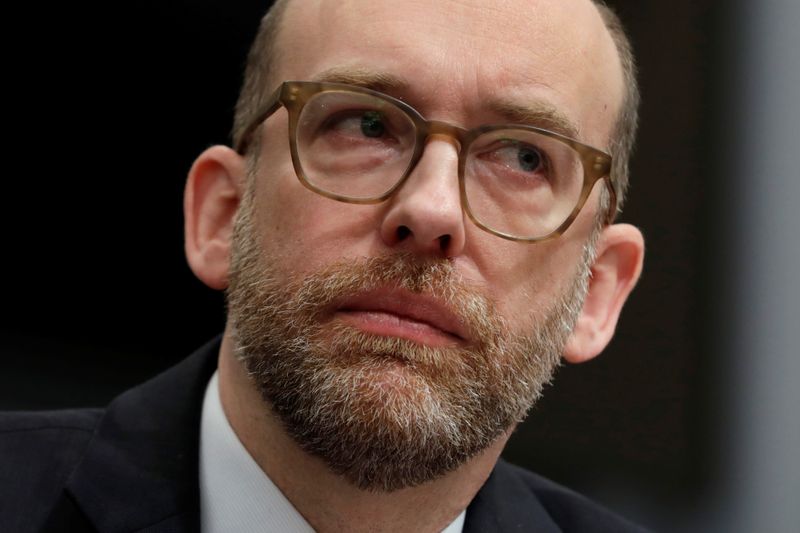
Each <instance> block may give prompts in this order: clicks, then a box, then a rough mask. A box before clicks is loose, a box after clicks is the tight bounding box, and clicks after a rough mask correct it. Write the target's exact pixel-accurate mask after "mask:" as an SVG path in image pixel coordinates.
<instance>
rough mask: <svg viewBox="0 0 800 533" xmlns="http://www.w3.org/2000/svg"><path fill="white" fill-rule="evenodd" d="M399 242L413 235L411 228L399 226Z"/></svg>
mask: <svg viewBox="0 0 800 533" xmlns="http://www.w3.org/2000/svg"><path fill="white" fill-rule="evenodd" d="M396 233H397V242H402V241H404V240H405V239H406V238H407V237H408V236H409V235H411V230H410V229H409V228H408V226H397V232H396Z"/></svg>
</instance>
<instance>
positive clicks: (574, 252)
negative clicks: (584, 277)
mask: <svg viewBox="0 0 800 533" xmlns="http://www.w3.org/2000/svg"><path fill="white" fill-rule="evenodd" d="M570 237H571V236H570V234H569V232H568V233H567V234H566V235H563V236H562V237H561V238H559V239H556V240H554V241H548V242H545V243H538V244H522V243H514V242H510V241H509V242H508V243H506V241H500V242H499V243H484V250H485V251H484V252H483V253H481V254H480V255H479V256H478V257H479V267H480V270H481V272H482V275H481V277H482V279H483V281H484V282H485V284H486V290H487V292H488V294H489V296H490V297H491V298H492V299H493V300H494V301H495V303H496V305H497V306H498V311H499V312H500V314H501V315H502V316H504V317H505V318H506V319H507V320H509V322H510V323H511V324H512V325H513V326H515V329H517V328H518V329H519V331H521V332H524V331H527V330H529V328H530V327H531V326H532V325H533V323H535V322H537V321H539V320H540V319H541V317H542V316H543V314H544V313H545V312H547V311H549V310H550V309H551V308H552V307H553V305H554V304H555V302H556V300H557V299H558V298H559V297H560V296H561V295H563V294H564V293H565V292H566V291H567V290H568V289H569V288H570V287H571V286H572V282H573V280H574V278H575V275H576V274H577V272H578V265H579V264H580V261H581V259H582V256H583V241H582V240H580V239H578V238H570ZM490 244H493V246H492V247H491V248H490V247H489V246H490Z"/></svg>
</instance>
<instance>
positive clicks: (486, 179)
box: [236, 81, 616, 242]
mask: <svg viewBox="0 0 800 533" xmlns="http://www.w3.org/2000/svg"><path fill="white" fill-rule="evenodd" d="M281 106H283V107H285V108H286V110H287V111H288V113H289V145H290V149H291V153H292V162H293V164H294V169H295V172H296V174H297V177H298V178H299V180H300V182H301V183H302V184H303V185H304V186H306V187H307V188H309V189H311V190H312V191H314V192H316V193H318V194H321V195H322V196H326V197H328V198H331V199H333V200H338V201H340V202H348V203H353V204H375V203H379V202H383V201H384V200H386V199H387V198H389V197H390V196H391V195H392V194H393V193H394V192H395V191H396V190H398V189H399V188H400V187H401V186H402V185H403V183H404V182H405V180H406V179H407V178H408V176H409V175H410V174H411V172H412V171H413V169H414V167H415V165H416V164H417V162H418V161H419V160H420V158H421V157H422V154H423V152H424V149H425V144H426V141H427V139H428V138H429V137H430V136H431V135H446V136H449V137H452V138H453V139H455V140H456V141H458V145H459V164H458V179H459V187H460V192H461V204H462V206H463V209H464V210H465V211H466V213H467V216H469V218H470V219H471V220H472V221H473V222H474V223H475V224H476V225H477V226H478V227H480V228H481V229H483V230H485V231H488V232H489V233H492V234H493V235H497V236H498V237H502V238H504V239H509V240H513V241H523V242H539V241H544V240H547V239H552V238H555V237H558V236H559V235H561V234H563V233H564V232H565V231H566V230H567V228H568V227H569V226H570V224H571V223H572V222H573V221H574V220H575V218H576V217H577V216H578V213H579V212H580V210H581V208H582V207H583V206H584V204H585V203H586V200H587V198H588V197H589V194H590V193H591V191H592V189H593V187H594V185H595V183H596V182H597V181H598V180H601V179H602V180H604V181H605V184H606V186H607V187H608V191H609V196H610V205H609V209H608V212H607V222H608V223H611V222H612V221H613V218H614V215H615V212H616V191H615V188H614V183H613V181H612V178H611V176H610V170H611V156H610V155H608V154H606V153H604V152H602V151H600V150H598V149H596V148H592V147H590V146H587V145H585V144H582V143H580V142H578V141H576V140H574V139H570V138H568V137H565V136H563V135H561V134H558V133H554V132H552V131H547V130H544V129H541V128H537V127H533V126H526V125H508V124H500V125H487V126H480V127H478V128H474V129H471V130H465V129H463V128H460V127H457V126H454V125H452V124H447V123H445V122H439V121H433V120H426V119H425V118H423V117H422V115H420V114H419V113H418V112H417V111H416V110H415V109H414V108H412V107H411V106H409V105H408V104H406V103H405V102H402V101H401V100H398V99H396V98H393V97H391V96H388V95H385V94H382V93H380V92H377V91H373V90H370V89H365V88H361V87H354V86H350V85H344V84H338V83H316V82H300V81H286V82H283V83H282V84H281V85H280V86H279V87H278V88H277V90H275V92H274V93H273V94H272V96H271V97H270V98H269V100H268V101H267V103H266V105H265V107H264V109H263V111H262V112H261V113H258V114H257V115H256V117H255V118H254V119H253V121H252V123H250V124H249V126H248V127H247V128H246V129H245V130H244V133H243V135H242V137H241V140H240V142H239V143H238V144H237V146H236V150H237V152H239V153H240V154H244V153H246V151H247V148H248V145H249V143H250V142H251V140H252V136H253V133H254V132H255V130H256V129H257V128H258V127H259V126H260V125H261V124H262V123H263V122H264V121H265V120H266V119H267V118H268V117H269V116H270V115H272V114H273V113H275V111H277V110H278V109H279V108H280V107H281Z"/></svg>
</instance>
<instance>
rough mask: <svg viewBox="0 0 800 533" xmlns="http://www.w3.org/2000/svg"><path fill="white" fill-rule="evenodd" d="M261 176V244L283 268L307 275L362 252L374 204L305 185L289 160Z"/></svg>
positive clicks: (373, 232)
mask: <svg viewBox="0 0 800 533" xmlns="http://www.w3.org/2000/svg"><path fill="white" fill-rule="evenodd" d="M262 176H264V177H263V178H262V179H261V181H260V182H259V188H258V189H257V191H256V198H257V200H256V205H257V209H258V211H257V213H256V220H257V224H258V226H259V231H260V232H261V235H262V247H263V249H264V250H265V251H266V253H268V254H269V255H271V256H272V258H273V259H274V260H277V261H281V263H283V264H284V266H285V269H286V270H285V271H286V272H290V273H292V272H293V273H297V274H302V273H307V272H312V271H314V270H318V269H319V268H321V267H323V266H326V265H328V264H330V263H332V262H336V261H341V260H345V259H347V258H352V257H358V256H367V255H369V253H370V249H371V243H373V242H374V239H375V238H376V236H377V235H379V233H378V225H377V224H378V223H377V208H376V206H361V205H353V204H346V203H342V202H337V201H335V200H331V199H329V198H325V197H323V196H320V195H318V194H316V193H315V192H313V191H311V190H309V189H307V188H305V187H304V186H303V185H302V184H301V183H300V182H299V180H298V179H297V178H296V176H295V175H294V170H293V168H292V167H291V164H290V165H289V167H288V168H282V169H281V172H280V173H277V172H275V173H273V174H271V175H267V173H262Z"/></svg>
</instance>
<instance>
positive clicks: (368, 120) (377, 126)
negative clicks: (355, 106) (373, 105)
mask: <svg viewBox="0 0 800 533" xmlns="http://www.w3.org/2000/svg"><path fill="white" fill-rule="evenodd" d="M385 129H386V127H385V125H384V123H383V116H381V114H380V113H378V112H377V111H366V112H365V113H364V114H363V115H361V133H363V134H364V135H365V136H366V137H372V138H375V137H380V136H381V135H383V132H384V131H385Z"/></svg>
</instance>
